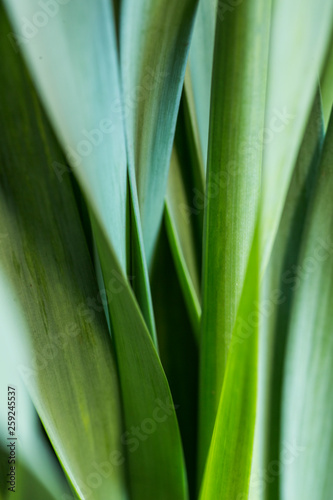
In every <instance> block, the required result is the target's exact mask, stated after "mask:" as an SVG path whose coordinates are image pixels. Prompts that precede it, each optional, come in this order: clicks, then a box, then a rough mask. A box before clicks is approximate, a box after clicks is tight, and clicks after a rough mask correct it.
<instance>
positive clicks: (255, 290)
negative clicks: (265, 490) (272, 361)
mask: <svg viewBox="0 0 333 500" xmlns="http://www.w3.org/2000/svg"><path fill="white" fill-rule="evenodd" d="M250 259H251V262H252V266H249V267H248V268H247V273H246V277H245V282H244V288H243V293H242V296H241V300H240V305H239V310H238V311H237V318H236V321H235V327H234V331H233V334H232V338H231V344H230V352H229V355H228V362H227V368H226V372H225V377H224V382H223V387H222V392H221V398H220V402H219V407H218V412H217V417H216V420H215V426H214V432H213V436H212V440H211V444H210V448H209V454H208V458H207V462H206V468H205V473H204V478H203V482H202V487H201V492H200V500H210V499H211V498H219V499H221V500H229V499H231V498H235V499H243V498H244V499H245V498H248V489H249V479H250V471H251V462H252V448H253V439H254V429H255V420H256V393H257V339H258V323H259V321H258V314H257V313H256V310H255V307H256V304H257V303H258V298H259V279H258V276H259V235H258V232H257V231H256V232H255V235H254V238H253V244H252V248H251V253H250ZM255 264H256V265H255Z"/></svg>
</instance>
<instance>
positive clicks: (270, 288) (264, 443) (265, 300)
mask: <svg viewBox="0 0 333 500" xmlns="http://www.w3.org/2000/svg"><path fill="white" fill-rule="evenodd" d="M323 138H324V127H323V118H322V108H321V102H320V95H319V90H318V92H317V95H316V98H315V101H314V104H313V107H312V111H311V115H310V118H309V121H308V125H307V128H306V131H305V134H304V138H303V141H302V145H301V148H300V151H299V153H298V158H297V162H296V165H295V168H294V172H293V176H292V180H291V183H290V186H289V191H288V195H287V199H286V203H285V206H284V210H283V214H282V218H281V222H280V225H279V230H278V233H277V235H276V240H275V243H274V247H273V252H272V255H271V259H270V262H269V265H268V267H267V270H266V273H265V276H264V280H263V281H264V283H263V289H262V298H261V308H260V314H261V327H260V344H259V353H260V355H259V356H260V357H259V359H260V361H259V396H258V406H257V429H256V432H257V436H256V441H257V449H258V454H259V456H258V463H257V464H256V466H257V469H256V470H253V471H252V480H251V485H250V494H251V496H250V498H252V496H253V499H255V500H257V499H258V495H259V486H258V480H259V477H260V470H262V469H264V470H266V471H267V474H268V478H269V481H267V482H266V483H265V488H262V490H263V494H264V495H265V498H267V499H270V500H273V499H279V498H280V492H279V489H280V488H279V486H280V481H279V478H278V477H276V476H275V475H274V474H273V473H272V470H271V466H270V464H272V463H273V464H275V463H276V462H279V461H281V457H283V456H284V455H283V454H284V453H285V443H281V398H282V381H283V371H284V362H285V355H286V344H287V340H288V336H287V335H288V326H289V320H290V312H291V307H292V300H293V296H294V293H295V292H294V290H295V289H296V285H297V281H298V273H297V263H298V256H299V251H300V243H301V239H302V234H303V231H304V222H305V219H306V215H307V213H308V209H309V205H310V202H311V200H312V194H313V188H314V186H315V184H316V179H317V173H318V166H319V160H320V154H321V150H322V144H323ZM259 441H260V442H259Z"/></svg>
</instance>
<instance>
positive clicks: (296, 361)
mask: <svg viewBox="0 0 333 500" xmlns="http://www.w3.org/2000/svg"><path fill="white" fill-rule="evenodd" d="M332 159H333V119H332V116H331V119H330V124H329V127H328V131H327V135H326V138H325V143H324V151H323V156H322V160H321V166H320V171H319V178H318V182H317V185H316V188H315V195H314V201H313V204H312V206H311V210H310V213H309V216H308V218H307V221H306V228H305V234H304V237H303V240H302V246H301V252H300V258H299V261H298V265H299V266H300V268H301V271H300V273H301V274H300V276H299V280H298V282H297V288H296V290H295V297H294V302H293V309H292V312H291V319H290V328H289V335H288V344H287V349H286V353H287V357H286V367H285V372H284V390H283V413H282V442H286V443H289V444H290V445H292V446H293V448H294V453H293V458H294V460H293V463H292V465H291V466H290V467H285V469H284V470H283V471H282V494H283V496H284V498H285V499H286V500H289V499H292V498H302V499H304V500H309V499H312V498H314V497H316V498H320V499H321V500H329V499H330V498H331V496H332V490H333V481H332V479H333V478H332V474H331V473H330V471H331V470H332V466H333V454H332V440H333V425H332V423H333V419H332V415H333V398H332V390H331V386H332V376H333V371H332V367H333V365H332V355H333V336H332V311H333V302H332V298H333V290H332V278H333V258H332V241H333V233H332V229H333V218H332V214H333V206H332V189H333V170H332Z"/></svg>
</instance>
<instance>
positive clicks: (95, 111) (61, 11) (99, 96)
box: [4, 0, 127, 269]
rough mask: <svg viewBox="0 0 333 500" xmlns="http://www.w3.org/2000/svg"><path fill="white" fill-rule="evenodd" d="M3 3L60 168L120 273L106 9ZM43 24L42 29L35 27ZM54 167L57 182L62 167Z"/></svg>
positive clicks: (117, 133) (112, 70) (101, 2)
mask: <svg viewBox="0 0 333 500" xmlns="http://www.w3.org/2000/svg"><path fill="white" fill-rule="evenodd" d="M4 3H5V5H6V7H7V10H8V12H9V14H10V17H11V20H12V22H13V26H14V30H15V32H14V33H15V34H14V35H12V38H13V37H14V36H16V37H17V42H18V44H19V48H20V49H22V51H23V53H24V56H25V57H26V60H27V63H28V68H29V70H30V71H31V74H32V76H33V80H34V82H35V85H36V86H37V89H38V92H39V94H40V96H41V98H42V101H43V103H44V105H45V108H46V110H47V112H48V114H49V117H50V121H51V123H52V125H53V127H54V130H55V132H56V134H57V136H58V138H59V140H60V143H61V145H62V147H63V150H64V151H65V153H66V155H67V161H68V163H69V164H70V165H71V166H72V168H73V170H74V172H75V175H76V176H77V178H78V180H79V183H80V185H81V187H82V189H83V192H84V193H85V196H86V199H88V201H89V204H90V205H92V206H93V207H94V211H95V212H96V213H97V214H98V216H99V218H100V219H101V222H102V223H103V225H104V226H105V228H106V231H107V234H108V237H109V238H110V241H112V244H113V246H114V248H115V251H116V253H117V256H118V259H119V261H120V262H121V264H122V268H123V269H125V265H126V261H125V256H126V247H125V242H126V236H125V228H126V184H127V179H126V172H127V171H126V168H127V166H126V150H125V138H124V128H123V117H122V108H121V101H120V90H119V78H118V61H117V52H116V40H115V33H114V25H113V13H112V9H111V4H110V2H109V1H107V0H97V1H96V2H94V3H91V2H76V1H70V2H63V3H60V2H59V3H56V4H55V9H56V11H57V12H55V13H54V14H47V12H44V11H43V9H41V7H40V5H39V3H38V1H37V0H28V1H25V0H14V1H13V2H12V1H7V0H5V2H4ZM43 12H44V14H43ZM38 13H39V14H38ZM38 15H39V16H40V17H38ZM43 18H44V19H45V23H47V26H45V27H44V26H42V27H36V26H38V19H40V22H42V21H41V20H42V19H43ZM23 37H25V38H23ZM106 49H107V51H106ZM55 68H57V70H55ZM60 69H61V71H60ZM53 160H54V163H53V166H54V169H55V171H56V173H57V175H58V178H59V181H60V182H61V181H62V180H63V179H64V177H65V176H66V172H67V169H66V166H65V165H63V164H62V163H64V162H62V161H60V158H59V156H58V157H54V158H53Z"/></svg>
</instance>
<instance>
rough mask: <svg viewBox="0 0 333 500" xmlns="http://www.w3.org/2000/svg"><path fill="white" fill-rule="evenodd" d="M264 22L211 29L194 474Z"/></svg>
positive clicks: (263, 11)
mask: <svg viewBox="0 0 333 500" xmlns="http://www.w3.org/2000/svg"><path fill="white" fill-rule="evenodd" d="M269 24H270V3H269V2H264V1H261V0H259V1H256V0H254V1H248V2H243V3H242V4H240V5H239V6H237V7H235V9H234V12H232V14H230V16H229V17H227V18H226V19H225V20H224V21H223V22H222V21H219V20H218V21H217V27H216V41H215V55H214V70H213V87H212V101H211V117H210V137H209V152H208V171H207V188H206V199H207V205H206V214H205V216H206V218H205V228H204V247H203V248H204V250H203V254H204V260H203V292H202V295H203V315H202V334H201V353H200V364H201V367H200V408H199V412H200V416H199V425H200V435H199V437H200V442H199V475H200V476H201V475H202V471H203V468H204V464H205V460H206V456H207V452H208V448H209V445H210V440H211V437H212V432H213V427H214V422H215V417H216V413H217V408H218V405H219V401H220V394H221V389H222V383H223V378H224V372H225V366H226V360H227V354H228V344H229V342H230V338H231V335H232V331H233V328H234V325H235V319H236V314H237V310H238V307H239V303H240V297H241V294H242V290H243V287H244V280H245V273H246V268H247V263H248V260H249V254H250V250H251V246H252V241H253V235H254V229H255V224H256V219H257V214H258V205H259V195H260V175H261V153H262V149H261V144H260V143H258V141H256V138H255V134H256V133H257V131H258V130H260V129H261V128H262V127H263V126H264V109H265V108H264V106H265V89H266V72H267V56H268V38H269ZM253 266H254V267H256V263H253ZM249 272H251V273H252V271H249ZM248 293H251V287H250V289H249V290H248ZM235 369H236V368H235ZM239 369H240V370H241V367H239ZM226 390H229V389H226ZM235 404H236V403H235ZM223 411H224V410H223ZM226 498H232V496H230V497H226Z"/></svg>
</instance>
